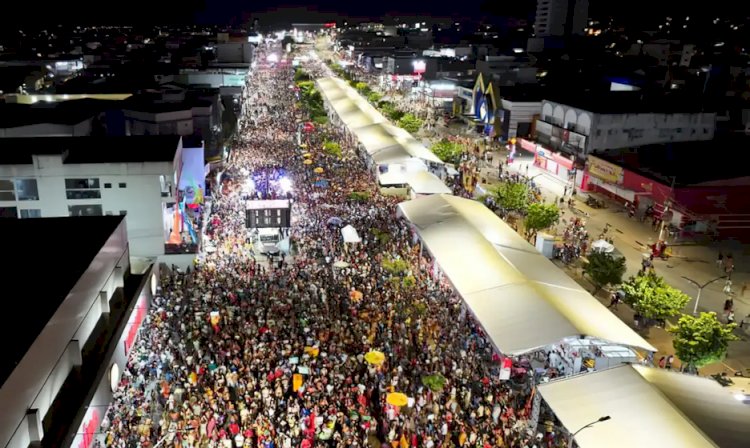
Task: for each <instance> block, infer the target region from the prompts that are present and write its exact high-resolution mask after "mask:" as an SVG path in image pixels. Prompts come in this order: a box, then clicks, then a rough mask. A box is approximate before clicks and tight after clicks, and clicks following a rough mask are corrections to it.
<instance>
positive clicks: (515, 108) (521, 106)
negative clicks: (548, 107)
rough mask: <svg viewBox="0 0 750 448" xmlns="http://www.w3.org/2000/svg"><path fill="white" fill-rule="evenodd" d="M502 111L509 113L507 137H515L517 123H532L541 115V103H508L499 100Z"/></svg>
mask: <svg viewBox="0 0 750 448" xmlns="http://www.w3.org/2000/svg"><path fill="white" fill-rule="evenodd" d="M500 103H501V105H502V108H503V109H506V110H509V111H510V125H509V126H508V137H516V136H517V131H518V123H532V122H533V121H534V119H535V116H536V115H539V114H541V113H542V103H541V101H529V102H522V101H508V100H505V99H501V100H500Z"/></svg>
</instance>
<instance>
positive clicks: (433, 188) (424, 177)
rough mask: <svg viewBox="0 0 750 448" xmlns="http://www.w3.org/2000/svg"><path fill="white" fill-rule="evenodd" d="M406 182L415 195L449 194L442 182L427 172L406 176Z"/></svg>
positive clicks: (417, 172)
mask: <svg viewBox="0 0 750 448" xmlns="http://www.w3.org/2000/svg"><path fill="white" fill-rule="evenodd" d="M407 182H408V184H409V186H410V187H411V189H412V190H414V192H415V193H417V194H439V193H447V194H451V189H450V188H448V187H447V186H446V185H445V184H444V183H443V181H442V180H440V178H439V177H437V176H436V175H434V174H432V173H430V172H429V171H415V172H411V173H408V174H407Z"/></svg>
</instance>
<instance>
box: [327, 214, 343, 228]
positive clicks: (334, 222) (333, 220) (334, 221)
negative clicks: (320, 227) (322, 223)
mask: <svg viewBox="0 0 750 448" xmlns="http://www.w3.org/2000/svg"><path fill="white" fill-rule="evenodd" d="M343 222H344V220H343V219H341V218H339V217H338V216H331V217H330V218H328V221H326V224H328V225H329V226H340V225H341V224H342V223H343Z"/></svg>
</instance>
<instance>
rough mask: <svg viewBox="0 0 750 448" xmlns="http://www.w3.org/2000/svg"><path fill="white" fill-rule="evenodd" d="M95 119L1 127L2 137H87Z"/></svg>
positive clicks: (0, 135) (0, 133) (0, 136)
mask: <svg viewBox="0 0 750 448" xmlns="http://www.w3.org/2000/svg"><path fill="white" fill-rule="evenodd" d="M92 123H93V119H91V118H89V119H87V120H84V121H82V122H80V123H78V124H74V125H67V124H55V123H39V124H32V125H28V126H18V127H14V128H0V138H13V137H85V136H87V135H91V128H92Z"/></svg>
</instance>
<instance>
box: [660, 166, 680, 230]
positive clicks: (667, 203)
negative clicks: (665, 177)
mask: <svg viewBox="0 0 750 448" xmlns="http://www.w3.org/2000/svg"><path fill="white" fill-rule="evenodd" d="M676 180H677V176H672V184H671V185H670V186H669V196H668V197H667V199H666V200H665V201H664V211H663V212H662V213H661V217H662V219H661V224H659V238H658V239H657V243H658V242H659V241H663V240H664V215H666V214H667V212H668V211H670V207H672V195H674V184H675V181H676Z"/></svg>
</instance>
